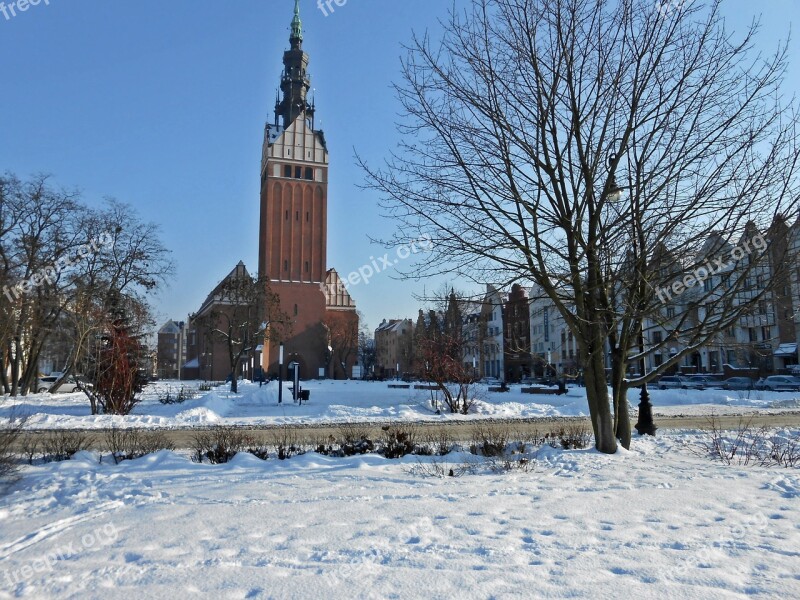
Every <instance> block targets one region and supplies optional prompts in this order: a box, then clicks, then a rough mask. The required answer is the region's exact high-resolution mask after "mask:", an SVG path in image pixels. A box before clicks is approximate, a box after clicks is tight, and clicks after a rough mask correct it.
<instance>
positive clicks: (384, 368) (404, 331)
mask: <svg viewBox="0 0 800 600" xmlns="http://www.w3.org/2000/svg"><path fill="white" fill-rule="evenodd" d="M413 340H414V323H413V322H412V321H411V319H391V320H389V321H387V320H386V319H384V320H383V321H382V322H381V324H380V325H379V326H378V328H377V329H375V374H376V375H377V376H379V377H382V378H385V379H392V378H397V377H401V376H402V375H403V374H405V373H411V372H412V371H413V362H414V351H413Z"/></svg>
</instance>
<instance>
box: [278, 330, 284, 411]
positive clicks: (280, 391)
mask: <svg viewBox="0 0 800 600" xmlns="http://www.w3.org/2000/svg"><path fill="white" fill-rule="evenodd" d="M282 402H283V342H281V345H280V348H279V349H278V404H281V403H282Z"/></svg>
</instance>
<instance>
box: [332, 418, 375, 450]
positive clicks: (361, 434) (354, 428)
mask: <svg viewBox="0 0 800 600" xmlns="http://www.w3.org/2000/svg"><path fill="white" fill-rule="evenodd" d="M339 438H340V441H339V448H340V449H341V451H342V456H355V455H356V454H367V453H368V452H373V451H374V450H375V444H374V442H373V441H372V440H371V439H370V438H369V431H368V430H367V429H366V428H365V427H364V426H362V425H352V424H351V425H342V426H341V427H340V428H339Z"/></svg>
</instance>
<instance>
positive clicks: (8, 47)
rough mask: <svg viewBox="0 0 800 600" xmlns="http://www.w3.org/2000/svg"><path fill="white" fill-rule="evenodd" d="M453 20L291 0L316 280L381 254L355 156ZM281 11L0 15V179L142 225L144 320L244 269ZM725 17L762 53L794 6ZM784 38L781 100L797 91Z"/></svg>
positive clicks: (396, 4) (378, 314)
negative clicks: (302, 72) (756, 24)
mask: <svg viewBox="0 0 800 600" xmlns="http://www.w3.org/2000/svg"><path fill="white" fill-rule="evenodd" d="M339 1H340V2H341V0H339ZM662 1H663V0H662ZM46 2H49V3H48V4H46ZM465 3H466V2H465V0H457V1H456V4H457V5H463V4H465ZM5 4H6V5H9V4H11V2H9V0H5ZM451 5H452V4H451V0H402V1H390V0H346V2H345V3H344V5H343V6H336V4H335V3H333V8H334V12H332V13H330V12H329V14H328V16H325V15H324V14H323V13H322V11H321V10H319V9H318V8H317V2H316V0H301V7H302V17H303V25H304V30H305V40H304V49H305V50H306V51H307V52H308V53H309V54H310V57H311V63H310V66H309V70H310V72H311V74H312V85H313V87H314V88H315V90H316V92H315V95H316V104H317V125H318V126H321V128H322V129H324V130H325V134H326V140H327V142H328V148H329V150H330V159H331V165H330V185H329V207H328V240H329V243H328V265H329V267H334V268H336V269H337V270H338V271H339V272H340V273H341V274H344V275H346V274H347V273H349V272H350V271H353V270H356V269H358V268H359V267H361V266H363V265H365V264H368V263H370V262H371V258H372V257H378V256H382V255H383V253H384V252H386V250H385V249H382V248H381V247H379V246H376V245H374V244H371V243H370V241H369V236H372V237H381V236H383V237H388V236H389V235H390V234H391V231H392V223H391V222H390V221H388V220H387V219H385V218H383V217H382V216H381V213H380V210H379V208H378V207H377V198H376V197H375V195H374V193H372V192H370V191H364V190H361V189H359V188H358V185H359V184H360V183H361V182H362V181H363V175H362V173H361V172H360V170H359V169H358V168H357V166H356V165H355V161H354V154H355V152H356V151H357V152H358V153H359V154H361V155H362V156H364V157H366V158H367V159H368V160H369V161H370V162H371V163H377V162H379V161H381V160H382V159H383V158H384V157H386V156H387V155H388V153H389V152H390V151H391V150H392V149H393V148H394V147H396V144H397V139H398V138H397V134H396V130H395V123H396V122H397V117H398V114H399V111H400V107H399V104H398V102H397V100H396V98H395V95H394V93H393V91H392V89H391V87H390V85H391V83H392V82H393V81H397V80H398V79H399V57H400V56H401V54H402V53H403V51H402V48H401V43H403V42H407V41H408V40H409V39H410V35H411V32H412V30H415V31H417V32H422V31H424V30H425V29H430V30H431V31H433V32H435V31H438V23H437V20H438V19H439V18H442V17H443V16H445V15H446V13H447V9H448V8H449V7H450V6H451ZM654 5H655V0H654ZM293 6H294V0H236V1H231V0H228V1H226V2H221V1H220V0H161V1H156V0H138V1H136V2H108V1H107V0H41V1H40V3H39V4H38V5H37V6H29V7H28V10H26V11H25V12H17V15H16V16H14V17H10V18H5V17H4V16H3V13H2V12H0V98H2V105H0V106H2V109H0V172H2V171H11V172H14V173H16V174H17V175H19V176H20V177H27V176H28V175H30V174H33V173H37V172H48V173H52V174H53V177H54V182H55V183H56V184H58V185H62V186H65V187H70V188H72V187H77V188H79V189H81V190H82V191H83V196H84V199H85V201H86V202H88V203H89V204H98V205H99V204H100V203H101V202H102V199H103V198H104V197H107V196H112V197H115V198H118V199H119V200H121V201H124V202H128V203H130V204H131V205H133V206H134V207H135V208H136V210H137V211H138V212H139V215H140V217H141V218H142V219H143V220H146V221H153V222H156V223H158V224H159V225H160V227H161V231H162V239H163V241H164V242H165V244H166V245H167V247H169V248H170V249H171V250H172V252H173V259H174V261H175V263H176V267H177V269H176V276H175V278H174V280H173V281H171V282H170V285H169V287H167V288H166V289H164V290H163V291H162V292H161V293H160V294H159V295H158V297H157V298H156V299H155V306H156V309H157V317H158V320H159V321H164V320H166V319H167V318H175V319H179V320H182V319H184V318H185V317H186V315H187V313H189V312H192V311H194V310H196V309H197V308H199V306H200V303H201V302H202V300H203V299H204V298H205V296H206V294H207V293H208V292H209V291H210V290H211V289H212V288H213V286H214V285H215V284H216V283H217V282H218V281H219V280H220V279H221V278H222V277H224V276H225V275H226V274H227V273H228V272H229V271H230V270H231V269H232V268H233V267H234V265H235V264H236V263H237V262H238V261H239V260H243V261H244V262H245V264H246V265H247V266H248V267H249V268H250V269H251V270H252V271H253V272H255V271H256V269H257V253H258V216H259V215H258V211H259V166H260V160H261V146H262V140H263V128H264V123H265V122H266V121H267V120H269V121H272V119H273V107H274V103H275V91H276V88H277V86H278V77H279V75H280V71H281V67H282V64H281V59H282V53H283V51H284V50H285V49H286V48H287V47H288V37H289V23H290V21H291V17H292V9H293ZM725 13H726V15H728V17H729V19H730V24H731V26H732V27H734V28H735V29H742V28H744V27H745V26H746V25H747V24H748V23H749V21H750V19H751V18H752V17H753V16H754V15H757V14H761V16H762V21H763V25H764V28H763V31H762V34H761V36H760V39H759V45H760V47H761V48H763V49H764V50H765V51H769V50H772V49H774V48H775V47H776V45H777V42H778V40H780V39H785V38H786V37H787V36H788V35H789V33H790V27H791V26H792V24H794V27H795V28H797V27H798V25H800V0H765V1H763V2H757V3H754V2H752V1H751V0H728V1H727V3H726V8H725ZM9 14H10V13H9ZM794 38H795V39H793V40H792V53H793V64H792V66H791V72H790V79H789V81H788V82H787V92H788V93H790V94H798V93H800V42H799V41H798V36H797V35H795V36H794ZM390 252H391V255H390V256H391V257H392V258H394V256H395V254H394V251H390ZM440 285H441V282H419V283H413V282H411V283H410V282H402V281H398V280H397V279H395V278H393V277H392V276H391V272H390V271H387V272H384V273H381V274H379V275H376V276H375V277H374V278H373V279H372V280H371V281H370V283H369V284H368V285H363V284H360V285H356V286H353V287H352V288H351V293H352V294H353V296H354V298H355V300H356V302H357V304H358V306H359V308H360V309H361V310H362V311H363V312H364V314H365V316H366V319H367V322H368V324H369V325H370V327H371V328H374V327H376V326H377V325H378V323H379V322H380V320H381V319H383V318H396V317H411V318H415V316H416V311H417V308H418V307H419V306H418V302H417V301H416V300H415V299H414V298H413V294H414V293H422V291H423V286H427V289H428V290H429V291H430V290H431V289H434V288H438V287H439V286H440Z"/></svg>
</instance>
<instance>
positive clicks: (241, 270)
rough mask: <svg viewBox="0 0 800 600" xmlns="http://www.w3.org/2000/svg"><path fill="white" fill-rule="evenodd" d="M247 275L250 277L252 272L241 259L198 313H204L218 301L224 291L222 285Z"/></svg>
mask: <svg viewBox="0 0 800 600" xmlns="http://www.w3.org/2000/svg"><path fill="white" fill-rule="evenodd" d="M245 277H250V273H249V272H248V271H247V267H245V266H244V262H242V261H241V260H240V261H239V263H238V264H237V265H236V266H235V267H234V268H233V270H232V271H231V272H230V273H228V274H227V275H226V276H225V277H224V278H223V279H222V281H220V282H219V283H218V284H217V285H216V287H215V288H214V289H213V290H212V291H211V293H210V294H209V295H208V296H207V297H206V299H205V301H204V302H203V304H202V305H201V306H200V310H198V311H197V314H198V315H202V314H203V313H204V312H206V311H207V310H208V309H209V308H210V307H211V306H212V305H213V304H214V302H215V301H217V300H218V299H219V297H220V294H221V292H222V287H223V286H224V285H225V284H226V283H227V282H228V281H233V280H235V279H242V278H245Z"/></svg>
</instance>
